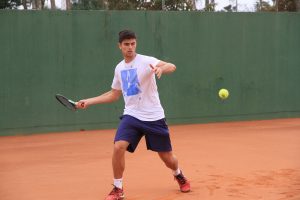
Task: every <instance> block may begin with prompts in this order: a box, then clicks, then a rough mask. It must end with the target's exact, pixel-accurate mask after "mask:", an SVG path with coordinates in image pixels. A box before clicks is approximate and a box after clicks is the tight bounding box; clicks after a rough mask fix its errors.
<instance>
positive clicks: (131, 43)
mask: <svg viewBox="0 0 300 200" xmlns="http://www.w3.org/2000/svg"><path fill="white" fill-rule="evenodd" d="M119 48H120V49H121V51H122V54H123V56H124V57H127V58H130V57H133V56H135V49H136V39H125V40H123V41H122V43H119Z"/></svg>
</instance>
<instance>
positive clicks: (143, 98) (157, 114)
mask: <svg viewBox="0 0 300 200" xmlns="http://www.w3.org/2000/svg"><path fill="white" fill-rule="evenodd" d="M159 61H160V60H158V59H156V58H154V57H149V56H144V55H140V54H137V55H136V57H135V58H134V60H133V61H131V62H130V63H125V61H124V60H122V61H121V62H120V63H119V64H118V65H117V66H116V69H115V75H114V79H113V82H112V85H111V87H112V88H113V89H116V90H122V93H123V97H124V102H125V109H124V115H130V116H133V117H135V118H137V119H139V120H142V121H156V120H159V119H162V118H164V117H165V114H164V109H163V108H162V106H161V104H160V100H159V94H158V91H157V85H156V80H155V74H154V72H152V70H151V68H150V64H151V65H152V66H156V65H157V64H158V63H159Z"/></svg>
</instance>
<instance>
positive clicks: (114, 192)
mask: <svg viewBox="0 0 300 200" xmlns="http://www.w3.org/2000/svg"><path fill="white" fill-rule="evenodd" d="M120 191H121V189H120V188H117V187H116V186H114V188H113V189H112V191H111V192H110V193H109V194H110V195H112V194H117V193H119V192H120Z"/></svg>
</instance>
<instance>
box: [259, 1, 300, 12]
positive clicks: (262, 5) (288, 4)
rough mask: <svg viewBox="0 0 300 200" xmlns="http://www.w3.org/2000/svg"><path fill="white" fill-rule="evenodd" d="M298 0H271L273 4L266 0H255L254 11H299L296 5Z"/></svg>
mask: <svg viewBox="0 0 300 200" xmlns="http://www.w3.org/2000/svg"><path fill="white" fill-rule="evenodd" d="M298 4H299V0H273V5H270V4H269V3H268V2H266V1H262V0H260V1H257V2H256V4H255V10H256V11H264V12H266V11H271V12H276V11H277V12H287V11H288V12H295V11H297V10H298V11H299V9H298V8H297V5H298Z"/></svg>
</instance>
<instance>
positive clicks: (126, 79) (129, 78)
mask: <svg viewBox="0 0 300 200" xmlns="http://www.w3.org/2000/svg"><path fill="white" fill-rule="evenodd" d="M121 78H122V83H123V86H122V87H123V94H124V95H125V96H133V95H136V94H138V93H140V92H141V90H140V88H139V86H140V83H139V80H138V77H137V72H136V68H135V69H128V70H122V71H121Z"/></svg>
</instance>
